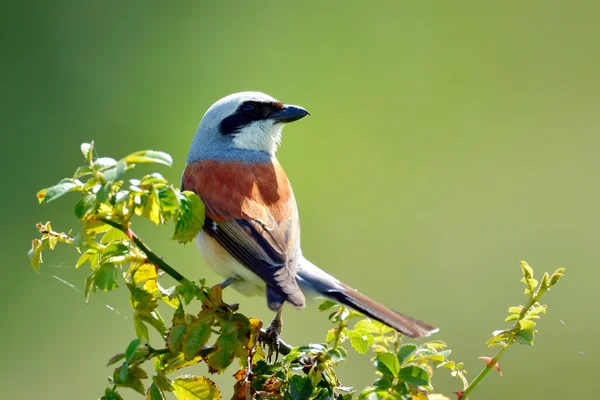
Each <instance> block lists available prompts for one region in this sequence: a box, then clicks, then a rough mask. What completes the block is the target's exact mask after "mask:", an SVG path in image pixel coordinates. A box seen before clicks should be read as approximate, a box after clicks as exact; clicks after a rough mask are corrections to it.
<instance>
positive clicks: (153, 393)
mask: <svg viewBox="0 0 600 400" xmlns="http://www.w3.org/2000/svg"><path fill="white" fill-rule="evenodd" d="M146 400H166V397H165V394H164V393H163V392H162V390H160V389H159V387H158V386H156V383H154V382H152V383H151V384H150V387H148V391H147V392H146Z"/></svg>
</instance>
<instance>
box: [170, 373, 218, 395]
mask: <svg viewBox="0 0 600 400" xmlns="http://www.w3.org/2000/svg"><path fill="white" fill-rule="evenodd" d="M172 386H173V391H174V392H175V397H177V400H219V399H220V398H221V393H220V392H219V389H217V387H216V386H215V384H214V382H213V381H211V380H210V379H208V378H205V377H203V376H191V375H184V376H180V377H178V378H175V379H174V380H173V383H172Z"/></svg>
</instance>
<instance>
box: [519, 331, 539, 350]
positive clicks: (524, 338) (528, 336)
mask: <svg viewBox="0 0 600 400" xmlns="http://www.w3.org/2000/svg"><path fill="white" fill-rule="evenodd" d="M534 334H535V331H534V330H531V329H524V330H521V331H519V333H517V342H519V343H520V344H528V345H530V346H533V337H534Z"/></svg>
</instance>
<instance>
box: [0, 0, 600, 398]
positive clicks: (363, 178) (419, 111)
mask: <svg viewBox="0 0 600 400" xmlns="http://www.w3.org/2000/svg"><path fill="white" fill-rule="evenodd" d="M2 8H3V11H2V13H1V15H2V16H1V17H0V18H1V19H2V24H1V28H0V29H2V35H0V36H1V37H2V39H0V40H2V42H3V45H2V62H1V63H0V68H1V69H2V73H1V74H0V76H1V78H0V79H2V96H1V101H2V104H1V107H0V113H1V114H2V121H3V124H2V125H3V128H2V142H3V148H2V157H0V162H1V163H2V171H3V174H4V182H5V183H4V185H3V194H2V200H1V201H2V220H3V229H2V237H3V240H2V255H3V267H2V268H3V277H2V279H1V280H0V285H1V290H0V296H1V303H0V313H1V315H2V319H1V321H2V322H1V324H2V329H1V330H0V341H1V342H2V344H3V345H2V349H1V350H0V351H1V352H2V359H3V362H2V366H1V367H0V372H1V376H2V381H3V382H4V384H3V388H2V396H1V397H2V398H5V399H14V398H19V399H38V398H44V399H63V400H67V399H78V400H79V399H95V398H98V397H99V396H100V394H101V393H102V391H103V389H104V387H105V386H106V384H107V383H106V376H108V375H109V374H110V373H111V369H110V368H106V367H105V366H104V364H105V362H106V360H107V358H108V357H109V356H110V355H112V354H113V353H115V352H118V351H121V350H122V349H123V348H124V347H125V346H126V345H127V343H128V342H129V340H130V339H131V338H132V335H133V328H132V322H131V319H129V318H128V305H127V296H126V293H125V292H123V291H117V292H116V293H109V294H103V293H100V294H96V295H95V296H93V297H92V299H91V303H90V304H89V305H86V304H85V303H84V301H83V296H82V295H81V294H80V293H78V292H77V291H78V290H79V291H80V290H81V288H82V286H83V281H84V278H85V275H86V272H85V271H74V269H73V267H72V266H73V264H74V261H75V259H76V258H75V255H74V254H73V253H72V252H71V251H70V249H66V250H65V249H63V250H59V251H57V252H56V253H54V254H47V256H46V260H45V263H44V265H43V269H42V274H41V275H36V274H35V273H34V272H33V271H32V270H31V268H30V267H29V263H28V259H27V249H28V247H29V243H30V240H31V239H32V238H33V237H34V236H36V231H35V228H34V224H35V223H36V222H38V221H46V220H48V219H50V220H52V221H54V226H55V228H57V229H61V230H68V229H69V228H71V227H76V225H77V221H76V219H75V217H74V216H73V213H72V204H73V203H74V201H75V197H67V198H66V200H61V201H60V202H57V203H52V204H50V205H48V206H44V207H41V206H38V205H37V203H36V198H35V193H36V191H37V190H38V189H40V188H42V187H46V186H49V185H51V184H53V183H55V182H57V181H58V180H59V179H60V178H62V177H63V176H67V175H70V174H71V173H72V171H73V170H74V169H75V167H76V166H78V165H79V164H80V163H81V162H82V158H81V154H80V153H79V144H80V143H81V142H84V141H89V140H91V139H94V140H95V141H96V144H97V149H98V151H99V152H100V154H102V155H106V156H113V157H117V158H118V157H120V156H123V155H125V154H127V153H129V152H132V151H135V150H138V149H160V150H164V151H167V152H169V153H170V154H172V155H173V156H174V159H175V166H174V168H172V169H167V168H162V169H160V171H161V172H162V173H163V174H164V175H165V176H167V177H168V178H169V179H171V180H172V181H174V182H177V181H178V180H179V177H180V174H181V171H182V169H183V167H184V165H185V156H186V153H187V150H188V146H189V144H190V142H191V140H192V136H193V133H194V131H195V129H196V127H197V124H198V121H199V120H200V118H201V117H202V115H203V113H204V111H205V110H206V109H207V108H208V107H209V106H210V105H211V104H212V103H213V102H214V101H216V100H217V99H219V98H220V97H223V96H225V95H227V94H230V93H232V92H237V91H242V90H260V91H264V92H267V93H269V94H272V95H273V96H275V97H277V98H280V99H281V100H283V101H286V102H290V103H294V104H299V105H302V106H305V107H306V108H307V109H308V110H310V112H311V113H312V117H310V118H307V119H304V120H302V121H300V122H298V123H295V124H292V125H291V126H289V127H288V128H286V130H285V132H284V133H285V134H284V143H283V146H282V148H281V149H280V152H279V157H280V160H281V162H282V163H283V165H284V166H285V168H286V170H287V172H288V175H289V176H290V178H291V180H292V182H293V185H294V189H295V192H296V196H297V199H298V202H299V206H300V212H301V217H302V228H303V232H302V233H303V236H302V239H303V248H304V252H305V254H306V255H307V256H308V257H309V258H310V259H311V260H312V261H314V262H315V263H316V264H318V265H320V266H322V267H324V268H326V269H327V270H328V271H330V272H332V273H333V274H335V275H336V276H338V277H339V278H340V279H343V280H345V281H346V282H348V283H349V284H351V285H353V286H355V287H359V288H360V289H361V290H363V291H364V292H366V293H367V294H369V295H372V296H374V297H375V298H377V299H379V300H381V301H382V302H385V303H386V304H388V305H390V306H393V307H395V308H397V309H399V310H402V311H403V312H406V313H409V314H411V315H414V316H417V317H419V318H422V319H424V320H426V321H429V322H432V323H435V324H438V325H439V326H440V327H441V333H439V334H438V335H437V336H436V338H437V339H442V340H445V341H447V342H448V343H449V345H450V347H451V348H452V349H453V350H454V353H453V358H454V359H456V360H458V361H464V362H465V363H466V368H467V370H468V371H469V372H470V374H471V375H470V376H471V378H472V377H473V376H474V375H475V373H476V372H477V371H478V370H479V369H480V368H481V367H482V364H483V363H482V361H480V360H478V359H477V357H478V356H482V355H489V354H490V353H491V352H490V350H488V349H486V347H485V346H484V343H485V341H486V339H487V338H488V337H489V336H490V335H491V332H492V331H493V330H495V329H501V328H503V327H505V326H506V325H505V324H504V323H503V322H502V321H503V319H504V317H505V316H506V314H505V313H506V308H507V307H508V306H509V305H514V304H518V303H520V302H523V301H524V296H523V294H522V291H523V287H522V284H521V283H519V278H520V271H519V266H518V261H519V260H521V259H525V260H527V261H529V263H530V264H531V265H532V266H533V267H534V268H535V269H536V270H537V271H538V273H541V272H543V271H549V270H554V269H555V268H556V267H559V266H562V267H566V268H567V276H566V278H565V279H564V281H563V282H561V284H560V285H559V286H558V288H557V289H556V290H553V292H552V293H550V294H549V295H548V296H547V297H546V300H547V303H548V304H549V312H548V314H547V316H546V317H544V318H543V320H542V322H541V323H540V324H539V325H538V327H539V329H540V330H541V333H540V334H539V335H538V337H537V339H536V344H535V346H534V347H533V348H526V347H522V346H519V347H515V348H513V349H511V350H510V351H509V352H508V353H507V354H506V356H505V357H504V358H503V360H502V369H503V372H504V376H503V377H499V376H497V375H495V374H492V375H490V376H489V377H488V378H487V379H486V380H485V381H484V383H483V384H482V385H481V386H480V387H479V389H477V392H476V394H475V395H473V396H472V397H473V398H475V399H488V400H492V399H506V398H519V399H534V398H535V399H538V398H539V399H559V398H593V397H595V396H597V388H596V385H595V384H594V383H593V382H594V379H597V375H598V372H600V346H599V344H598V340H597V332H598V329H599V328H600V321H599V318H598V311H597V307H598V305H599V304H600V301H599V300H600V295H599V294H598V289H597V288H598V282H599V280H600V269H599V268H598V260H599V256H600V246H599V245H598V243H599V239H600V238H599V237H598V226H599V222H600V217H599V212H598V207H599V206H598V205H599V200H600V188H599V184H598V176H599V172H600V160H599V157H598V154H599V146H600V135H599V132H598V127H599V126H600V108H599V107H600V78H599V75H598V71H600V51H599V50H600V25H599V24H598V12H599V6H598V3H597V2H593V1H587V2H586V1H571V2H564V1H536V2H530V1H506V2H481V1H466V2H439V3H435V2H434V3H432V2H427V4H413V3H412V2H400V1H389V2H376V3H375V2H373V3H369V4H368V3H366V2H361V1H356V2H353V1H344V2H337V3H334V2H321V1H313V2H309V1H304V2H275V1H261V2H194V3H192V2H189V3H187V4H185V5H184V4H178V5H173V3H169V2H151V1H128V2H116V1H52V2H50V1H39V2H28V1H23V2H13V3H12V4H11V5H9V4H7V3H5V4H3V6H2ZM143 171H146V170H143ZM138 230H139V233H140V235H141V236H142V237H143V238H145V239H146V241H147V242H148V243H149V244H150V245H151V247H153V249H155V250H156V251H157V252H158V253H160V254H162V255H163V256H164V257H165V259H166V260H168V261H169V262H170V263H172V264H173V265H175V266H177V267H178V268H179V269H181V270H182V271H183V272H184V273H185V274H186V275H189V276H190V277H194V278H200V277H206V278H207V279H208V282H210V283H216V282H217V281H218V278H217V277H216V276H215V275H213V274H212V273H211V272H209V270H208V269H207V268H206V267H205V266H204V265H203V262H202V259H201V256H200V255H199V254H198V252H197V251H196V248H195V247H194V246H193V245H188V246H180V245H178V244H176V243H174V242H171V241H170V240H169V237H170V236H169V235H170V231H169V230H168V229H162V228H161V229H154V228H151V227H149V226H148V225H139V226H138ZM58 278H60V279H61V280H64V281H66V282H69V283H70V284H72V285H73V286H74V288H73V287H69V286H68V285H67V284H65V283H63V282H61V281H59V279H58ZM227 299H228V300H230V301H232V302H233V301H240V302H242V307H243V308H242V310H243V311H244V312H245V313H246V314H248V315H253V316H258V317H261V318H264V319H266V320H268V319H269V318H270V317H271V314H270V312H269V311H268V310H267V308H266V307H265V304H264V300H263V299H260V298H256V299H243V298H240V297H238V295H237V294H234V293H227ZM109 307H110V308H109ZM111 308H112V309H111ZM285 318H286V325H285V328H284V337H285V338H286V339H287V340H288V341H289V342H291V343H297V344H300V343H305V342H315V341H321V340H323V337H324V334H325V332H326V329H327V328H328V326H329V325H328V322H327V320H326V317H325V315H322V314H320V313H319V312H318V311H317V310H316V306H312V307H308V309H307V310H306V311H304V312H303V313H302V314H300V313H298V312H296V311H293V310H289V311H288V312H287V315H286V316H285ZM196 372H199V373H204V372H206V370H205V368H204V367H202V366H200V367H199V368H198V370H197V371H196ZM231 373H233V371H231ZM340 373H341V377H342V379H343V383H344V384H346V385H353V386H356V387H357V388H362V387H363V386H364V385H367V384H368V383H370V382H371V381H372V379H373V378H374V377H375V375H374V369H373V368H372V367H371V366H370V364H369V360H368V358H367V357H358V356H351V357H350V360H349V361H348V362H347V363H346V364H345V365H344V366H342V367H341V368H340ZM215 379H216V381H217V382H218V383H219V384H220V385H222V387H223V392H224V398H228V397H229V396H230V395H231V390H230V386H231V385H230V383H231V382H232V380H231V377H230V374H229V373H227V374H225V375H222V376H218V377H215ZM434 382H435V383H437V385H436V389H437V391H441V392H443V393H445V394H447V395H450V394H451V392H453V391H456V390H459V389H460V386H459V383H458V381H456V380H454V379H452V378H450V377H448V376H447V374H446V372H444V371H439V372H438V373H437V374H436V376H435V378H434ZM123 394H124V396H125V398H126V399H136V398H140V397H139V395H136V394H134V393H133V392H128V391H127V390H124V391H123Z"/></svg>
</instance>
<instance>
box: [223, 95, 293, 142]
mask: <svg viewBox="0 0 600 400" xmlns="http://www.w3.org/2000/svg"><path fill="white" fill-rule="evenodd" d="M282 108H283V104H281V103H279V102H276V103H261V102H258V101H245V102H244V103H242V104H241V105H240V106H239V107H238V109H237V110H236V112H235V113H233V114H232V115H230V116H229V117H227V118H225V119H224V120H223V121H221V125H220V129H221V134H223V135H231V134H233V133H237V132H239V131H240V130H241V129H242V128H243V127H244V126H246V125H248V124H250V123H252V122H254V121H260V120H264V119H268V118H269V117H270V116H271V115H272V114H273V113H275V112H277V111H279V110H281V109H282Z"/></svg>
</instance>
